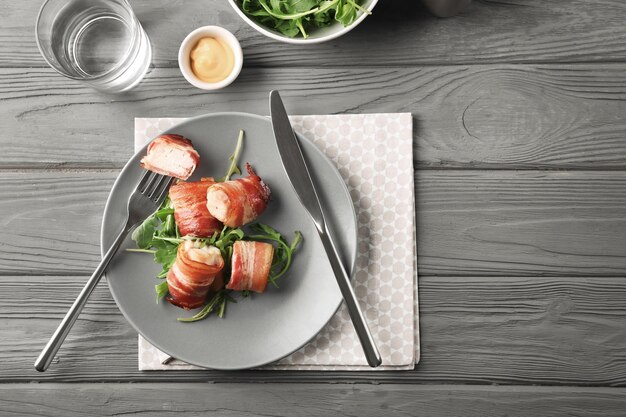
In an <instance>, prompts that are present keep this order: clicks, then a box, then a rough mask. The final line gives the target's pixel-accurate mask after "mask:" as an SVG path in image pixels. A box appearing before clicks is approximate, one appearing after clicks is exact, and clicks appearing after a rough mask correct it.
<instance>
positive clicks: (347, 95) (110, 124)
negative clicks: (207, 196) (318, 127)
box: [0, 3, 626, 169]
mask: <svg viewBox="0 0 626 417" xmlns="http://www.w3.org/2000/svg"><path fill="white" fill-rule="evenodd" d="M625 4H626V3H625ZM0 74H1V75H2V77H0V112H2V114H3V122H4V126H3V128H4V130H5V132H10V134H5V135H2V137H0V148H1V149H2V153H1V154H0V168H2V167H4V168H24V167H37V168H41V167H44V168H45V167H65V168H81V167H100V168H119V167H121V166H123V164H124V163H125V162H126V161H127V160H128V158H129V156H130V155H131V154H132V136H133V120H134V117H142V116H144V117H146V116H148V117H158V116H172V117H190V116H195V115H199V114H203V113H209V112H215V111H244V112H251V113H258V114H267V113H268V104H267V94H268V91H269V90H270V89H272V88H278V89H280V90H281V91H282V93H283V96H284V97H285V100H286V103H287V106H288V108H289V109H290V111H291V112H292V113H293V114H319V113H332V114H334V113H344V112H345V113H368V112H399V111H400V112H412V113H413V115H414V118H415V144H416V156H415V158H416V163H417V165H418V166H420V167H435V168H441V167H447V168H449V167H472V168H489V169H492V168H511V167H515V168H516V169H521V168H524V169H530V168H544V167H547V168H592V169H599V168H603V169H613V168H619V169H623V168H624V167H626V134H625V133H624V132H626V64H597V65H567V66H562V65H488V66H482V65H476V66H446V67H415V68H369V69H366V68H347V69H308V70H306V71H303V70H302V69H293V68H292V69H284V68H281V69H278V68H276V69H273V70H271V71H268V70H266V69H247V70H244V71H243V73H242V74H241V76H240V78H239V79H238V80H237V82H236V83H235V84H234V85H232V86H230V87H228V88H227V89H225V90H224V91H223V92H215V93H206V92H204V91H201V90H198V89H196V88H194V87H192V86H190V85H189V84H188V83H187V82H186V81H185V80H184V79H183V78H182V76H181V75H180V73H179V72H178V70H176V69H166V70H155V71H153V72H152V73H151V74H150V76H149V77H148V79H147V80H146V81H145V82H144V83H142V84H141V86H140V87H139V88H138V89H137V90H136V91H134V92H132V93H130V94H127V95H121V96H107V95H102V94H99V93H96V92H94V91H92V90H91V89H89V88H87V87H83V86H80V85H79V84H77V83H75V82H72V81H68V80H66V79H64V78H62V77H59V76H58V75H57V74H55V73H54V72H53V71H52V70H50V69H4V70H0Z"/></svg>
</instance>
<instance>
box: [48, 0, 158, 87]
mask: <svg viewBox="0 0 626 417" xmlns="http://www.w3.org/2000/svg"><path fill="white" fill-rule="evenodd" d="M36 31H37V33H36V36H37V46H39V51H40V52H41V55H43V57H44V59H45V60H46V61H47V62H48V64H50V66H51V67H52V68H53V69H55V70H56V71H57V72H59V73H60V74H62V75H65V76H66V77H68V78H72V79H74V80H80V81H84V82H85V83H87V84H89V85H91V86H92V87H94V88H96V89H98V90H100V91H104V92H107V93H118V92H121V91H125V90H129V89H131V88H133V87H134V86H135V85H137V84H138V83H139V82H140V81H141V79H142V78H143V77H144V75H145V74H146V71H147V70H148V67H149V66H150V60H151V58H152V49H151V48H150V41H149V40H148V36H147V35H146V33H145V32H144V30H143V28H142V27H141V24H140V23H139V20H137V17H135V14H134V13H133V10H132V9H131V7H130V4H128V2H127V1H126V0H46V1H45V3H44V4H43V6H42V7H41V10H40V11H39V16H38V17H37V24H36Z"/></svg>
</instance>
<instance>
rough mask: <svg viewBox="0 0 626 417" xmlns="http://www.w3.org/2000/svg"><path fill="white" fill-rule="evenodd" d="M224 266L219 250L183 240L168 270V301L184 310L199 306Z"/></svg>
mask: <svg viewBox="0 0 626 417" xmlns="http://www.w3.org/2000/svg"><path fill="white" fill-rule="evenodd" d="M223 267H224V259H223V258H222V255H221V253H220V250H219V249H217V248H216V247H214V246H204V247H201V248H199V247H196V244H195V243H194V242H192V241H190V240H187V241H184V242H183V243H181V244H180V246H179V247H178V252H177V253H176V261H174V264H173V265H172V268H171V269H170V270H169V272H168V273H167V286H168V289H169V295H168V296H167V297H166V299H167V301H169V302H170V303H172V304H174V305H175V306H178V307H182V308H184V309H186V310H190V309H192V308H197V307H200V306H202V304H204V300H205V299H206V295H207V293H208V292H209V290H210V289H211V287H212V284H213V281H214V280H215V277H216V276H217V275H218V274H219V273H220V271H221V270H222V268H223Z"/></svg>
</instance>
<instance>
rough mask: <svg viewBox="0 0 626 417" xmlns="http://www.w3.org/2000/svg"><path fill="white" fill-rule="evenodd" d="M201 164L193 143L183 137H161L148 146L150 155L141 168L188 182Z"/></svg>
mask: <svg viewBox="0 0 626 417" xmlns="http://www.w3.org/2000/svg"><path fill="white" fill-rule="evenodd" d="M199 162H200V155H199V154H198V152H197V151H196V150H195V149H194V148H193V145H192V143H191V141H190V140H189V139H187V138H185V137H183V136H181V135H171V134H168V135H161V136H159V137H157V138H155V139H154V140H153V141H152V142H150V145H148V154H147V155H146V156H144V157H143V158H142V159H141V166H142V167H143V168H145V169H147V170H150V171H154V172H156V173H157V174H163V175H169V176H171V177H176V178H180V179H181V180H186V179H187V178H189V177H190V176H191V174H193V171H194V170H195V169H196V166H197V165H198V163H199Z"/></svg>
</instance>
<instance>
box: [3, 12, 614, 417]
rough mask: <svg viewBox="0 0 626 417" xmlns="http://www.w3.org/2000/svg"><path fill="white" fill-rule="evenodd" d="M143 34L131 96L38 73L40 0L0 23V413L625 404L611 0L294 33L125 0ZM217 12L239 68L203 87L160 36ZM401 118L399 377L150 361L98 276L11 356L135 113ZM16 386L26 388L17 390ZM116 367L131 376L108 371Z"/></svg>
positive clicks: (77, 245)
mask: <svg viewBox="0 0 626 417" xmlns="http://www.w3.org/2000/svg"><path fill="white" fill-rule="evenodd" d="M131 3H132V5H133V6H134V8H135V10H136V13H137V15H138V16H139V18H140V20H141V21H142V22H143V24H144V27H145V29H146V31H147V32H148V34H149V36H150V38H151V40H152V43H153V45H154V68H153V69H152V70H151V72H150V74H149V75H148V77H147V78H146V79H145V81H144V82H143V83H142V84H141V85H140V86H139V87H138V88H137V89H135V90H134V91H132V92H131V93H129V94H127V95H123V96H106V95H102V94H99V93H96V92H94V91H92V90H91V89H89V88H86V87H83V86H81V85H79V84H77V83H75V82H72V81H69V80H67V79H65V78H63V77H61V76H59V75H57V74H56V73H54V72H53V70H51V69H49V68H47V67H46V65H45V63H44V62H43V60H42V59H41V58H40V56H39V53H38V51H37V48H36V45H35V41H34V21H35V16H36V13H37V10H38V8H39V4H40V0H24V1H11V2H10V1H7V0H5V1H4V2H3V5H2V10H3V13H2V15H1V17H0V22H1V23H2V24H1V25H0V73H1V74H2V77H1V78H0V85H1V87H0V120H1V122H2V131H3V132H2V134H1V135H0V141H1V143H0V176H1V177H2V180H1V181H0V208H1V209H2V210H1V213H2V215H1V217H0V224H1V225H2V234H1V237H0V295H1V300H2V301H0V346H1V348H0V382H2V384H0V414H2V415H33V416H34V415H37V416H41V415H58V416H83V415H95V414H106V415H119V414H134V413H136V414H140V415H146V416H156V415H163V416H165V415H174V414H176V415H179V414H180V413H181V412H185V411H186V412H189V415H206V414H209V413H211V414H213V415H220V416H231V415H232V416H237V415H266V416H270V415H271V416H296V415H297V416H310V415H311V416H312V415H328V416H331V415H346V416H347V415H354V416H382V415H385V416H387V415H390V416H392V415H398V416H399V415H403V416H405V415H417V414H420V415H431V416H435V415H436V416H450V415H471V416H492V415H493V416H496V415H498V416H499V415H508V416H514V415H533V416H537V415H563V416H565V415H572V414H576V415H598V416H613V415H614V416H621V415H624V414H625V413H626V388H624V386H625V385H626V279H625V276H626V23H625V22H626V3H625V2H623V1H619V0H596V1H593V2H590V1H588V0H560V1H559V0H553V1H545V0H502V1H486V0H485V1H475V2H474V3H473V4H472V6H471V7H470V8H469V9H468V10H467V11H465V12H464V13H463V14H462V15H461V16H458V17H456V18H451V19H438V18H435V17H432V16H431V15H429V14H428V12H426V11H425V10H424V9H423V8H422V6H420V5H419V4H417V2H416V1H409V0H384V1H382V2H381V3H379V5H378V6H377V8H376V10H375V13H374V15H373V16H372V17H370V18H368V19H367V20H366V21H365V22H364V23H363V24H362V25H361V26H359V27H358V28H357V29H355V30H354V31H353V32H351V33H350V34H348V35H347V36H345V37H343V38H341V39H339V40H336V41H333V42H331V43H328V44H324V45H319V46H312V47H310V48H306V49H305V48H301V47H294V46H287V45H283V44H279V43H276V42H273V41H270V40H268V39H266V38H264V37H262V36H260V35H258V34H257V33H256V32H254V31H253V30H252V29H250V28H248V27H247V26H246V25H245V24H244V23H243V22H242V21H240V19H239V18H238V17H237V16H236V15H235V14H234V13H233V12H232V11H231V10H230V9H229V7H230V6H228V5H227V4H226V2H225V1H221V0H204V1H196V0H170V1H163V0H131ZM206 24H218V25H222V26H224V27H226V28H228V29H230V30H231V31H233V32H234V33H235V34H236V36H237V37H238V38H239V39H240V41H241V43H242V46H243V48H244V53H245V56H246V61H245V66H244V70H243V72H242V74H241V76H240V77H239V79H238V80H237V81H236V82H235V84H233V85H232V86H231V87H229V88H227V89H225V90H223V91H222V92H219V93H205V92H202V91H200V90H197V89H195V88H193V87H191V86H190V85H189V84H187V82H186V81H185V80H184V79H183V77H182V76H181V75H180V73H179V71H178V69H177V67H176V52H177V48H178V45H179V43H180V41H181V40H182V39H183V37H184V36H185V35H186V34H187V33H188V32H190V31H191V30H192V29H194V28H195V27H198V26H201V25H206ZM272 88H278V89H280V90H281V91H282V92H283V96H284V98H285V100H286V101H287V102H288V103H289V107H290V109H291V110H292V111H293V112H294V113H299V114H307V113H344V112H353V113H357V112H363V113H365V112H398V111H402V112H411V113H412V114H413V116H414V120H415V134H414V141H415V165H416V167H417V170H416V172H415V180H416V190H417V208H416V209H417V219H418V230H417V232H418V233H417V234H418V246H419V274H420V281H419V292H420V306H421V308H420V310H421V311H420V313H421V323H420V326H421V333H422V359H421V362H420V364H419V365H418V366H417V367H416V368H415V370H413V371H406V372H260V371H246V372H214V371H201V372H182V371H181V372H151V373H142V372H139V371H138V370H137V337H136V333H135V331H134V330H133V329H132V328H131V327H130V325H129V324H128V323H127V322H126V321H125V320H124V318H123V317H122V315H121V313H120V312H119V310H118V309H117V307H116V305H115V303H114V301H113V300H112V298H111V295H110V294H109V292H108V289H107V288H106V286H105V285H100V286H99V288H98V289H97V290H96V291H95V293H94V294H93V296H92V298H91V300H90V302H89V303H88V305H87V307H86V309H85V311H84V313H83V315H82V316H81V318H80V319H79V320H78V322H77V324H76V326H75V327H74V329H73V331H72V332H71V334H70V335H69V338H68V340H67V342H66V343H65V345H64V346H63V347H62V349H61V351H60V352H59V355H58V360H57V361H56V362H55V363H54V364H53V365H52V366H51V368H50V370H49V371H48V372H46V373H43V374H38V373H36V371H35V370H34V369H33V366H32V364H33V361H34V359H35V357H36V356H37V354H38V353H39V350H40V349H41V347H42V346H43V345H44V343H45V341H46V340H47V338H48V337H49V336H50V334H51V332H52V331H53V329H54V328H55V327H56V325H57V323H58V322H59V320H60V319H61V317H62V316H63V314H64V313H65V311H66V310H67V308H68V306H69V304H70V303H71V300H72V299H73V298H74V297H75V296H76V294H77V293H78V291H79V289H80V288H81V286H82V285H83V282H84V281H85V279H86V277H87V276H88V275H89V274H90V273H91V271H92V270H93V268H94V267H95V265H96V264H97V262H98V259H99V245H98V233H99V229H100V221H101V216H102V211H103V208H104V202H105V199H106V196H107V194H108V192H109V189H110V188H111V185H112V183H113V180H114V179H115V177H116V175H117V174H118V172H119V170H120V168H121V167H122V166H123V165H124V163H125V162H126V160H127V159H128V158H129V156H130V155H131V154H132V142H133V141H132V136H133V134H132V128H133V117H135V116H193V115H198V114H202V113H207V112H212V111H218V110H223V111H230V110H238V111H246V112H253V113H259V114H267V100H266V98H267V92H268V90H270V89H272ZM34 382H36V383H34ZM129 382H133V383H132V384H129Z"/></svg>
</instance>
